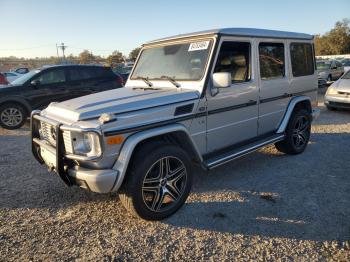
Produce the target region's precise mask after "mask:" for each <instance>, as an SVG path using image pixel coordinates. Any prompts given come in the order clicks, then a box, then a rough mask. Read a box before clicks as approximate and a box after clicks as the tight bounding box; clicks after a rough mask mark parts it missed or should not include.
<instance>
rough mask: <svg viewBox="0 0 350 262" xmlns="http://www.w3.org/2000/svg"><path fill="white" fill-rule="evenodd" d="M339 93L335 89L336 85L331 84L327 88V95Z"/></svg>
mask: <svg viewBox="0 0 350 262" xmlns="http://www.w3.org/2000/svg"><path fill="white" fill-rule="evenodd" d="M337 93H338V92H337V89H335V88H334V87H332V86H330V87H328V89H327V93H326V95H336V94H337Z"/></svg>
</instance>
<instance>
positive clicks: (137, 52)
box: [129, 47, 141, 61]
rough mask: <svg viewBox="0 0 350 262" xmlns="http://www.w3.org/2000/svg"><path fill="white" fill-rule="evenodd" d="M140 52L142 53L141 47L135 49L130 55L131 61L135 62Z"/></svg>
mask: <svg viewBox="0 0 350 262" xmlns="http://www.w3.org/2000/svg"><path fill="white" fill-rule="evenodd" d="M140 51H141V47H136V48H135V49H133V50H132V51H131V52H130V54H129V59H131V60H133V61H135V60H136V58H137V56H138V55H139V53H140Z"/></svg>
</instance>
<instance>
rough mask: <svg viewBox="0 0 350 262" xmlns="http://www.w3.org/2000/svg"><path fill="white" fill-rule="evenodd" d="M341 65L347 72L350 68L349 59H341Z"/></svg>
mask: <svg viewBox="0 0 350 262" xmlns="http://www.w3.org/2000/svg"><path fill="white" fill-rule="evenodd" d="M341 63H342V65H343V67H344V72H347V71H349V70H350V59H344V60H342V61H341Z"/></svg>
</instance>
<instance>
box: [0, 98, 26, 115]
mask: <svg viewBox="0 0 350 262" xmlns="http://www.w3.org/2000/svg"><path fill="white" fill-rule="evenodd" d="M13 102H15V103H19V104H22V105H23V106H24V107H25V108H26V110H27V111H28V116H29V115H30V113H31V112H32V107H31V106H30V105H29V103H28V102H27V101H26V100H25V99H24V98H23V97H20V96H6V97H4V98H3V99H0V105H2V104H6V103H13Z"/></svg>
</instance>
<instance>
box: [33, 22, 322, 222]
mask: <svg viewBox="0 0 350 262" xmlns="http://www.w3.org/2000/svg"><path fill="white" fill-rule="evenodd" d="M316 105H317V73H316V70H315V58H314V46H313V36H312V35H307V34H301V33H291V32H281V31H273V30H262V29H243V28H228V29H220V30H210V31H203V32H198V33H191V34H186V35H178V36H174V37H169V38H164V39H160V40H156V41H152V42H149V43H146V44H145V45H143V48H142V50H141V52H140V54H139V57H138V59H137V61H136V63H135V66H134V68H133V70H132V72H131V74H130V76H129V79H128V81H127V83H126V85H125V87H124V88H120V89H115V90H110V91H106V92H101V93H97V94H93V95H88V96H84V97H80V98H76V99H72V100H68V101H65V102H60V103H52V104H50V105H49V106H48V107H47V108H46V109H44V110H43V111H41V112H40V111H34V112H33V113H32V117H31V127H32V151H33V154H34V156H35V158H36V159H37V160H38V161H39V163H41V164H45V165H47V166H48V167H49V170H52V171H55V173H57V174H58V175H59V176H60V177H61V178H62V180H63V181H64V182H65V183H66V184H67V185H78V186H80V187H82V188H85V189H88V190H91V191H94V192H100V193H108V192H115V191H118V192H119V195H120V200H121V202H122V203H123V205H124V206H125V207H126V209H128V210H129V211H130V212H131V213H133V214H134V215H137V216H139V217H141V218H144V219H148V220H158V219H163V218H165V217H168V216H170V215H171V214H173V213H174V212H175V211H176V210H178V209H179V208H180V207H181V206H182V205H183V203H184V202H185V201H186V198H187V196H188V194H189V192H190V189H191V183H192V176H193V171H192V167H193V164H195V163H196V164H198V165H199V166H201V167H202V168H203V169H205V170H211V169H213V168H215V167H218V166H220V165H222V164H225V163H227V162H229V161H231V160H234V159H236V158H238V157H241V156H243V155H245V154H247V153H250V152H253V151H255V150H257V149H259V148H261V147H263V146H266V145H269V144H275V146H276V148H277V150H279V151H281V152H283V153H286V154H299V153H301V152H303V151H304V150H305V148H306V146H307V144H308V141H309V137H310V130H311V121H312V119H313V118H315V117H317V115H318V114H319V110H317V109H314V107H315V106H316ZM257 168H258V167H257ZM218 179H220V178H218Z"/></svg>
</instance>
